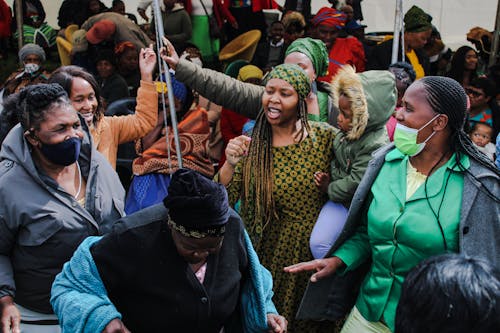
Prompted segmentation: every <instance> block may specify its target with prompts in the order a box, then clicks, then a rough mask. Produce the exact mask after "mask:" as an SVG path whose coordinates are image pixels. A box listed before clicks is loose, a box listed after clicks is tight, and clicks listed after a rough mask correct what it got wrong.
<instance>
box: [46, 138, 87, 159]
mask: <svg viewBox="0 0 500 333" xmlns="http://www.w3.org/2000/svg"><path fill="white" fill-rule="evenodd" d="M40 142H41V141H40ZM41 143H42V147H41V148H40V151H41V152H42V154H43V156H45V157H46V158H47V159H48V160H49V161H51V162H52V163H54V164H57V165H64V166H68V165H71V164H73V163H75V162H76V161H77V160H78V156H80V148H81V146H82V140H81V139H80V138H75V137H73V138H70V139H68V140H64V141H63V142H60V143H56V144H52V145H50V144H47V143H43V142H41Z"/></svg>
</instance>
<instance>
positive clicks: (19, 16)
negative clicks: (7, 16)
mask: <svg viewBox="0 0 500 333" xmlns="http://www.w3.org/2000/svg"><path fill="white" fill-rule="evenodd" d="M14 10H15V11H16V24H17V32H18V34H17V46H18V48H19V50H20V49H21V48H22V47H23V2H22V1H21V0H17V1H16V8H14Z"/></svg>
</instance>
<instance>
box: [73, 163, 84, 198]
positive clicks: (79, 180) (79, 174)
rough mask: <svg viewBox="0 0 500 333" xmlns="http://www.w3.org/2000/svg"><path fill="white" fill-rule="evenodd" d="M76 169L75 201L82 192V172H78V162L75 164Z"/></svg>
mask: <svg viewBox="0 0 500 333" xmlns="http://www.w3.org/2000/svg"><path fill="white" fill-rule="evenodd" d="M76 167H77V169H78V191H76V194H75V199H78V197H79V196H80V191H81V190H82V171H81V170H80V164H78V161H77V162H76Z"/></svg>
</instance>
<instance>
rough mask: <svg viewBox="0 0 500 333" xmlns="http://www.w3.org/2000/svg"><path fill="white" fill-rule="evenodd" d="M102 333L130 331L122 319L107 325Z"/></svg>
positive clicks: (127, 332) (116, 319)
mask: <svg viewBox="0 0 500 333" xmlns="http://www.w3.org/2000/svg"><path fill="white" fill-rule="evenodd" d="M102 333H130V331H129V330H128V328H127V327H125V325H124V324H123V322H122V321H121V320H120V319H118V318H115V319H113V320H112V321H110V322H109V323H108V324H107V325H106V327H105V328H104V330H103V331H102Z"/></svg>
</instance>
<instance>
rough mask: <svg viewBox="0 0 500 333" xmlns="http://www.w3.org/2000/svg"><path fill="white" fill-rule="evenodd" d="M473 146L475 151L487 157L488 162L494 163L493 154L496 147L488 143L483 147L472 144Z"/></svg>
mask: <svg viewBox="0 0 500 333" xmlns="http://www.w3.org/2000/svg"><path fill="white" fill-rule="evenodd" d="M474 146H476V148H477V150H479V151H480V152H481V153H483V154H485V155H486V156H488V158H489V159H490V160H492V161H495V158H494V154H495V151H496V147H495V145H494V144H493V143H491V142H488V143H487V144H486V146H484V147H479V146H478V145H476V144H475V143H474Z"/></svg>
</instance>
